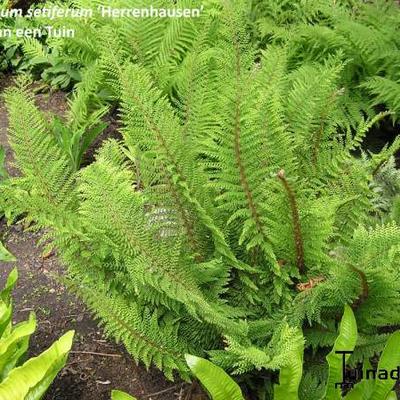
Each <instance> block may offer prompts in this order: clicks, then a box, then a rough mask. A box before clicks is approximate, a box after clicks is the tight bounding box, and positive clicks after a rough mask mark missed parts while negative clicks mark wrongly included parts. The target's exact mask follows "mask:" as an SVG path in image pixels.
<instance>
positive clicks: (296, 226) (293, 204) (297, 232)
mask: <svg viewBox="0 0 400 400" xmlns="http://www.w3.org/2000/svg"><path fill="white" fill-rule="evenodd" d="M277 177H278V179H279V180H280V181H281V182H282V185H283V187H284V188H285V190H286V193H287V196H288V199H289V204H290V209H291V213H292V221H293V235H294V244H295V248H296V265H297V268H298V270H299V272H300V274H304V272H305V265H304V246H303V236H302V234H301V225H300V216H299V209H298V207H297V201H296V197H295V195H294V192H293V190H292V188H291V187H290V185H289V182H288V181H287V179H286V176H285V171H284V170H283V169H281V170H280V171H279V172H278V174H277Z"/></svg>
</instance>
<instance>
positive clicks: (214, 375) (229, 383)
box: [185, 354, 244, 400]
mask: <svg viewBox="0 0 400 400" xmlns="http://www.w3.org/2000/svg"><path fill="white" fill-rule="evenodd" d="M185 358H186V363H187V365H188V366H189V368H190V370H191V371H192V372H193V374H194V375H195V376H196V378H197V379H198V380H199V381H200V382H201V383H202V385H203V386H204V387H205V388H206V389H207V391H208V393H209V394H210V396H211V398H212V399H213V400H227V399H229V400H244V397H243V395H242V391H241V390H240V387H239V385H238V384H237V383H236V382H235V381H234V380H233V379H232V378H231V377H230V376H229V375H228V374H227V373H226V372H225V371H224V370H223V369H222V368H220V367H218V366H217V365H214V364H213V363H212V362H210V361H208V360H205V359H204V358H201V357H196V356H192V355H190V354H186V355H185Z"/></svg>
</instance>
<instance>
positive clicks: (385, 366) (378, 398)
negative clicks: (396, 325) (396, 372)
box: [370, 331, 400, 400]
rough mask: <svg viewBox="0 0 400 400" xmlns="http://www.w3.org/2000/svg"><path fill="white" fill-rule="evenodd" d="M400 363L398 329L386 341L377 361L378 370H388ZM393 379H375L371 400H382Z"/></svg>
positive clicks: (388, 391) (399, 335)
mask: <svg viewBox="0 0 400 400" xmlns="http://www.w3.org/2000/svg"><path fill="white" fill-rule="evenodd" d="M399 365H400V331H396V332H395V333H393V334H392V335H391V336H390V337H389V339H388V341H387V342H386V345H385V348H384V350H383V352H382V355H381V357H380V359H379V363H378V371H379V370H385V371H388V373H389V374H390V371H392V370H393V369H396V368H397V367H398V366H399ZM395 383H396V380H395V379H391V378H390V376H389V377H388V379H377V380H375V385H374V391H373V392H372V395H371V397H370V399H371V400H384V399H386V398H387V396H388V395H389V394H390V391H391V390H392V389H393V386H394V384H395Z"/></svg>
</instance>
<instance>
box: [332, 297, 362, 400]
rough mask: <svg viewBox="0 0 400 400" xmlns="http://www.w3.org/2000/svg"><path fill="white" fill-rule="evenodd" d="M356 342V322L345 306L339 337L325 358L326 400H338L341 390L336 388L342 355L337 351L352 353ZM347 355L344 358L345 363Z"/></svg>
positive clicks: (351, 312)
mask: <svg viewBox="0 0 400 400" xmlns="http://www.w3.org/2000/svg"><path fill="white" fill-rule="evenodd" d="M356 342H357V322H356V319H355V317H354V313H353V311H352V310H351V308H350V307H349V306H348V305H347V304H346V305H345V308H344V314H343V317H342V321H341V323H340V328H339V335H338V337H337V338H336V340H335V344H334V345H333V348H332V350H331V352H330V353H329V354H328V355H327V356H326V360H327V362H328V365H329V375H328V381H327V383H326V392H325V397H326V398H327V399H332V400H336V399H340V398H341V397H342V396H341V390H340V388H337V387H336V385H335V384H336V383H337V382H341V381H342V365H343V362H342V355H341V354H340V353H338V351H353V350H354V347H355V345H356ZM348 358H349V355H346V356H345V359H346V361H347V360H348Z"/></svg>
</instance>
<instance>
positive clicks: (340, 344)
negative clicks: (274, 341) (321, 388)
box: [186, 305, 400, 400]
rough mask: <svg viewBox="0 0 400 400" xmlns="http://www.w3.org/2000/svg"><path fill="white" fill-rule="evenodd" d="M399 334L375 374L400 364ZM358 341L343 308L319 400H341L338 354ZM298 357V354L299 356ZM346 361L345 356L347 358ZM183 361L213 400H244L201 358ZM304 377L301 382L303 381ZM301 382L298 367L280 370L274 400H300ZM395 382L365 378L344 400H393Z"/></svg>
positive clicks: (393, 337)
mask: <svg viewBox="0 0 400 400" xmlns="http://www.w3.org/2000/svg"><path fill="white" fill-rule="evenodd" d="M399 340H400V331H397V332H395V333H393V334H392V335H391V336H390V337H389V339H388V340H387V343H386V346H385V349H384V351H383V352H382V355H381V357H380V360H379V363H378V366H377V370H378V371H379V370H386V371H391V370H393V369H396V368H397V367H398V365H399V363H400V351H399ZM356 341H357V324H356V320H355V316H354V313H353V311H352V310H351V308H350V307H349V306H348V305H345V309H344V314H343V317H342V320H341V323H340V328H339V335H338V337H337V339H336V341H335V344H334V346H333V348H332V350H331V352H330V353H329V354H328V355H327V357H326V360H327V363H328V366H329V378H328V381H327V383H326V388H325V393H324V394H323V395H321V396H319V397H315V398H318V399H320V400H334V399H341V398H342V393H341V391H340V389H339V388H336V386H335V384H336V383H338V382H342V380H343V376H342V366H343V361H342V354H340V353H337V352H338V351H339V352H340V351H346V352H351V351H353V349H354V347H355V344H356ZM300 351H301V349H294V350H293V352H292V356H293V364H294V365H296V364H297V362H296V361H295V360H299V359H300V361H302V355H301V353H300ZM299 353H300V354H299ZM345 358H346V360H347V359H348V355H346V357H345ZM186 361H187V363H188V365H189V367H190V369H191V371H192V373H193V375H194V376H195V377H196V378H198V379H199V381H200V382H201V383H202V385H204V387H205V388H206V389H207V391H208V393H209V394H210V397H211V399H213V400H218V399H221V400H224V399H228V398H229V399H238V400H240V399H243V396H242V393H241V391H240V388H239V386H238V385H237V383H236V382H235V381H234V380H233V379H232V378H231V377H230V376H229V375H227V374H226V373H225V372H224V371H223V370H221V369H220V368H219V367H217V366H216V365H214V364H213V363H211V362H210V361H207V360H205V359H203V358H200V357H195V356H191V355H187V356H186ZM365 364H366V367H367V368H371V366H370V364H369V362H368V360H366V361H365ZM306 377H307V375H306V376H305V377H304V378H303V379H306ZM301 379H302V368H301V364H300V366H298V368H286V369H285V368H282V369H281V370H280V373H279V385H276V386H275V389H274V395H273V399H274V400H280V399H292V400H298V399H299V394H298V390H299V385H300V380H301ZM395 383H396V380H395V379H392V378H389V379H385V380H382V379H377V380H375V381H374V380H371V381H369V380H367V378H364V379H363V380H362V381H360V382H358V383H357V384H356V385H355V387H354V389H352V390H351V391H350V392H348V393H347V394H346V395H345V396H344V398H345V399H347V400H360V399H365V400H390V399H392V398H393V399H396V398H397V396H396V394H395V392H394V391H392V389H393V386H394V384H395ZM310 395H311V396H312V392H311V387H309V392H307V393H306V395H305V397H301V398H304V399H309V398H310Z"/></svg>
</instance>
